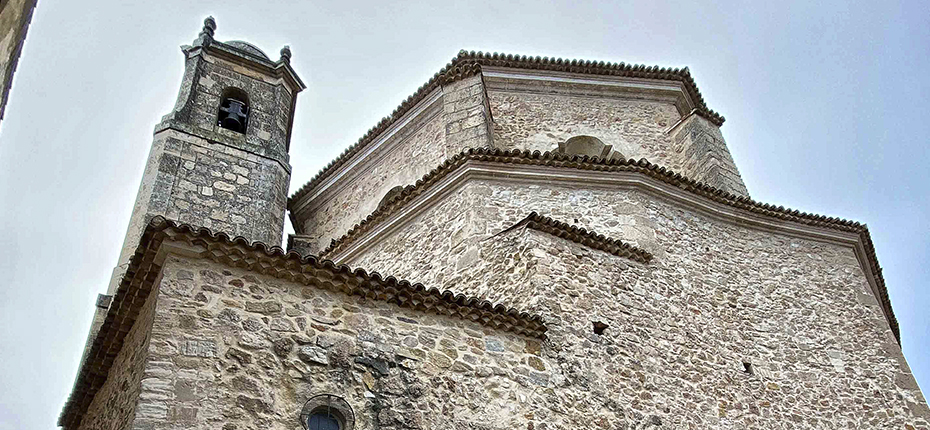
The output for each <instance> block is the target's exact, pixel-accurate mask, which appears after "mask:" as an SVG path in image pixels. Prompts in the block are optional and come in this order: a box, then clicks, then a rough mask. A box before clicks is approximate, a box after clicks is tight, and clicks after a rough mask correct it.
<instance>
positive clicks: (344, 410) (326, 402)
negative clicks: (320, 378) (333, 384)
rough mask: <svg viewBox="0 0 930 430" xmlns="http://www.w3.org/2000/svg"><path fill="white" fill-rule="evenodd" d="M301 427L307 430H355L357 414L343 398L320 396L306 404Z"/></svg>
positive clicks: (302, 413)
mask: <svg viewBox="0 0 930 430" xmlns="http://www.w3.org/2000/svg"><path fill="white" fill-rule="evenodd" d="M300 425H301V427H303V428H304V429H306V430H353V429H355V413H354V412H352V407H351V406H349V403H347V402H346V401H345V399H343V398H342V397H338V396H334V395H332V394H320V395H317V396H313V397H311V398H310V399H309V400H307V403H304V407H303V408H301V411H300Z"/></svg>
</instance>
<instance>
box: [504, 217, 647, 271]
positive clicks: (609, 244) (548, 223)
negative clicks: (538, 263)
mask: <svg viewBox="0 0 930 430" xmlns="http://www.w3.org/2000/svg"><path fill="white" fill-rule="evenodd" d="M521 226H526V227H527V228H531V229H533V230H538V231H541V232H543V233H548V234H551V235H553V236H555V237H560V238H562V239H566V240H570V241H572V242H575V243H578V244H581V245H584V246H587V247H589V248H594V249H597V250H601V251H604V252H606V253H608V254H613V255H616V256H617V257H623V258H627V259H630V260H633V261H636V262H638V263H643V264H646V263H649V261H650V260H652V254H650V253H649V251H646V250H643V249H639V248H637V247H635V246H633V245H630V244H629V243H625V242H623V241H621V240H619V239H611V238H609V237H607V236H604V235H602V234H597V233H595V232H593V231H588V230H585V229H583V228H581V227H578V226H574V225H571V224H568V223H564V222H561V221H556V220H554V219H552V218H549V217H547V216H542V215H540V214H538V213H536V212H530V214H529V215H528V216H527V217H526V218H523V219H522V220H520V222H518V223H516V224H514V225H513V226H512V227H510V228H508V229H507V230H505V231H509V230H513V229H515V228H518V227H521Z"/></svg>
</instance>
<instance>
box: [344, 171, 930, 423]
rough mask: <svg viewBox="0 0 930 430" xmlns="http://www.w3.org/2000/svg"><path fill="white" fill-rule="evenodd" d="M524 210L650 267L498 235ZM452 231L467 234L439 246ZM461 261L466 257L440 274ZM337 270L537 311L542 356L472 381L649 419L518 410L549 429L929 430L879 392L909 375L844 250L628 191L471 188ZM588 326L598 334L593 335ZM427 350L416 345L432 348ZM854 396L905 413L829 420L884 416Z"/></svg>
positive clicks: (483, 371) (439, 364) (906, 404)
mask: <svg viewBox="0 0 930 430" xmlns="http://www.w3.org/2000/svg"><path fill="white" fill-rule="evenodd" d="M566 202H572V203H573V204H572V205H566ZM529 209H532V210H535V211H538V212H540V213H544V214H546V215H547V216H551V217H553V218H556V219H562V220H567V221H569V222H572V221H574V222H575V223H577V224H578V225H580V226H583V227H585V228H588V229H591V230H593V231H596V232H598V233H601V234H605V235H608V236H611V237H615V238H622V239H624V240H625V241H628V242H632V243H633V244H635V245H637V246H639V247H642V248H645V249H647V250H649V251H650V252H653V253H654V254H655V258H654V259H653V261H651V262H650V263H649V264H648V265H641V264H636V263H632V262H631V261H629V260H624V259H622V258H620V257H616V256H613V255H611V254H608V253H605V252H602V251H598V250H594V249H591V248H588V247H585V246H584V245H580V244H578V243H575V242H572V241H568V240H565V239H561V238H558V237H554V236H551V235H549V234H547V233H544V232H540V231H538V230H533V229H513V230H510V231H507V232H505V233H501V232H502V231H504V230H505V229H507V228H508V227H510V226H511V225H513V224H515V223H516V222H518V221H520V220H521V219H522V218H523V217H525V216H526V213H528V210H529ZM603 214H612V215H611V216H604V215H603ZM618 221H619V222H618ZM459 230H461V231H463V232H466V233H465V234H453V233H451V232H456V231H459ZM492 237H493V240H488V239H489V238H492ZM475 249H477V250H478V252H477V255H478V256H479V259H478V261H476V262H474V263H473V264H470V265H469V267H467V268H462V267H457V266H456V262H457V261H459V259H460V258H461V256H462V255H465V254H466V253H469V252H471V253H472V254H475V252H474V250H475ZM348 263H349V264H350V265H353V266H359V267H366V268H369V270H375V271H379V272H381V273H392V274H394V275H395V276H399V277H403V278H408V279H416V280H418V281H420V282H423V283H425V284H426V285H434V286H437V287H439V288H450V289H455V290H456V291H459V292H462V293H465V294H467V295H476V296H478V297H481V298H484V299H487V300H489V301H491V302H493V303H501V304H504V305H506V306H513V307H516V308H517V309H522V310H528V311H531V312H537V313H540V314H542V315H546V316H549V318H548V319H547V326H548V327H549V329H550V330H549V332H548V333H547V334H548V338H549V339H548V340H547V342H546V343H545V344H543V345H537V344H535V343H532V342H530V343H527V342H523V343H521V344H520V345H519V346H518V348H519V349H518V351H519V352H521V353H524V354H527V356H526V358H525V361H523V363H525V364H524V365H522V366H517V367H516V368H513V369H510V370H506V367H504V366H500V365H497V366H487V368H484V367H485V366H482V365H480V364H479V365H476V366H474V367H475V372H476V375H478V376H479V377H481V376H483V377H489V376H490V375H495V374H497V373H498V371H497V370H495V369H502V370H504V371H505V372H509V373H508V374H510V375H513V377H514V381H515V382H516V383H517V384H518V385H520V386H523V387H531V386H542V387H556V388H555V389H556V390H557V391H556V392H557V393H575V392H578V391H576V390H584V391H585V392H587V391H589V390H593V391H594V392H595V393H597V394H596V395H595V396H594V397H597V398H604V399H612V401H616V402H618V403H619V404H620V405H621V408H624V410H631V411H637V412H638V413H643V414H644V415H645V416H646V418H647V419H644V421H640V420H638V419H635V417H633V416H630V415H626V414H617V415H614V414H613V413H609V414H605V413H604V412H599V407H600V406H598V405H599V403H598V402H596V401H591V402H589V403H585V404H583V405H580V406H576V409H572V410H571V411H565V410H563V405H562V404H561V403H560V402H558V401H548V400H545V399H536V400H534V401H533V402H535V403H538V405H539V407H538V408H537V407H528V410H532V411H533V413H538V412H539V411H540V409H550V410H551V411H553V412H550V413H549V415H548V418H547V420H546V422H548V423H560V425H563V426H565V427H577V426H583V424H582V423H588V422H591V421H588V420H589V419H590V420H605V421H604V422H607V423H624V424H625V425H627V426H636V425H640V423H644V422H645V423H650V422H652V418H649V416H655V417H657V419H658V421H660V422H661V423H662V425H664V426H668V428H679V427H687V426H689V425H695V426H696V428H729V427H728V426H731V425H733V424H732V423H736V422H740V423H743V424H744V425H746V426H747V427H749V428H755V427H759V428H762V427H766V426H768V425H769V424H770V423H772V422H793V423H796V425H798V426H799V427H804V428H819V427H830V428H874V427H875V426H879V427H888V428H895V427H904V425H905V424H908V425H912V426H915V428H919V427H920V426H926V425H928V424H927V418H926V417H927V414H928V410H927V406H926V403H925V401H924V400H923V396H922V395H921V394H920V392H919V390H917V389H914V388H909V387H912V385H911V384H909V383H901V384H898V383H895V381H896V380H897V379H898V378H899V377H900V378H901V380H907V381H912V380H913V377H912V375H910V374H909V373H903V372H902V371H901V370H900V369H901V367H900V366H901V365H904V363H905V362H904V357H903V356H902V355H901V352H900V348H899V347H898V346H897V345H895V344H894V340H893V336H892V335H891V331H890V328H889V327H888V324H887V322H886V321H885V319H884V316H883V314H882V311H881V309H880V307H879V306H878V303H877V301H876V300H875V298H874V297H872V296H871V290H870V288H869V286H868V283H867V280H866V278H865V275H864V274H863V273H862V270H861V268H860V266H859V262H858V259H857V257H856V255H855V252H854V250H853V249H852V248H850V247H848V246H845V245H835V244H831V243H824V242H818V241H812V240H805V239H798V238H793V237H788V236H782V235H780V234H776V233H772V232H769V231H760V230H755V229H752V228H747V227H743V226H738V225H735V224H730V223H727V222H723V221H719V220H716V219H713V218H709V217H707V216H704V215H702V214H700V213H695V212H691V211H690V210H684V209H682V208H680V207H676V206H674V205H672V204H670V203H666V202H664V201H660V200H656V199H654V198H652V196H650V195H648V194H644V193H641V192H639V191H631V190H597V189H584V188H581V187H579V188H574V187H569V186H555V185H552V186H548V187H527V186H524V185H520V184H507V183H503V182H499V181H494V182H491V181H472V182H470V183H469V184H468V185H466V186H465V187H464V188H463V189H461V190H460V191H458V192H457V193H455V194H453V195H451V196H449V197H448V198H447V199H445V200H444V201H442V202H441V203H440V204H438V205H436V206H434V207H433V208H432V209H430V210H429V211H428V212H427V213H425V214H423V215H421V216H419V217H418V218H417V222H415V223H411V224H408V225H407V226H406V227H403V228H400V229H398V230H396V231H394V232H392V234H391V235H390V236H388V237H386V238H384V239H382V240H380V241H379V242H377V243H376V244H375V246H372V247H370V248H369V249H367V250H365V251H364V252H363V253H361V254H359V255H358V256H356V257H353V259H352V260H351V261H348ZM594 322H602V323H604V324H606V325H607V326H608V328H607V329H606V330H604V331H603V333H602V334H601V335H597V334H595V333H594V325H593V323H594ZM466 337H467V336H466ZM402 342H403V341H402ZM427 342H429V339H427ZM437 343H438V344H437V345H435V346H430V348H436V349H440V348H442V344H441V343H439V342H437ZM463 343H464V344H465V345H468V347H469V350H470V351H473V352H481V350H482V349H483V352H484V354H485V357H488V356H489V357H495V356H497V355H499V354H510V353H513V352H512V351H514V349H513V345H511V344H510V343H509V342H507V341H505V340H504V339H500V340H499V338H498V336H496V335H490V336H486V337H485V339H484V341H483V342H482V343H481V344H480V345H479V347H478V348H475V347H474V346H472V345H471V344H470V343H469V342H463ZM427 344H428V343H427ZM879 347H880V348H879ZM537 357H538V361H537ZM447 359H448V356H446V355H445V354H441V353H439V354H437V353H436V352H435V351H430V352H429V354H428V360H427V362H428V363H429V364H433V365H434V366H436V368H437V369H440V370H442V369H444V368H445V366H449V367H450V369H451V368H453V367H455V368H456V369H458V370H462V369H461V368H460V367H456V366H451V364H452V363H451V362H449V361H446V360H447ZM747 360H748V361H751V362H752V367H753V374H751V375H750V374H747V373H746V372H745V370H744V369H743V365H742V363H743V362H744V361H747ZM879 375H881V376H879ZM876 377H879V378H880V380H881V381H883V382H878V381H877V380H876V379H875V378H876ZM682 387H691V388H689V389H682ZM866 387H873V388H874V387H881V388H878V389H880V390H883V391H885V392H899V390H903V391H900V392H906V393H907V394H905V397H908V398H912V399H915V400H914V401H903V402H898V403H896V406H895V407H896V408H899V409H898V410H899V411H900V412H899V413H896V414H882V416H881V417H876V416H874V415H873V414H870V413H853V412H850V413H845V414H837V413H836V411H837V410H838V409H840V408H843V406H841V405H843V404H845V405H847V407H848V405H850V404H864V405H869V407H870V408H883V407H884V406H882V405H884V404H885V403H884V402H885V401H886V400H882V399H877V398H876V397H874V396H873V395H872V394H873V392H872V388H866ZM836 393H844V394H843V398H844V399H845V400H837V399H836V397H835V396H836ZM586 396H589V395H586ZM527 398H530V399H534V397H533V395H529V394H527ZM587 398H590V396H589V397H587ZM826 399H829V400H828V401H826V403H822V400H826ZM853 399H855V400H853ZM634 405H635V407H634ZM577 408H580V409H577ZM608 410H609V409H608ZM650 414H651V415H650ZM582 417H584V418H582ZM539 424H541V423H540V422H536V424H534V425H539ZM525 425H526V423H521V424H519V426H521V427H525Z"/></svg>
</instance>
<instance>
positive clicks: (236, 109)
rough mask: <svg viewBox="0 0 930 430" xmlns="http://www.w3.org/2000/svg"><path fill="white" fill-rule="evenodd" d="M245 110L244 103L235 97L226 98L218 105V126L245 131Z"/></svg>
mask: <svg viewBox="0 0 930 430" xmlns="http://www.w3.org/2000/svg"><path fill="white" fill-rule="evenodd" d="M247 110H248V107H247V106H246V105H245V103H243V102H241V101H239V100H236V99H231V98H230V99H226V100H225V101H224V103H223V106H221V107H220V127H223V128H225V129H229V130H232V131H235V132H239V133H243V132H245V121H246V119H247V118H248V112H247Z"/></svg>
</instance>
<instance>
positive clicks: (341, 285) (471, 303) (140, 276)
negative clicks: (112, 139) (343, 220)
mask: <svg viewBox="0 0 930 430" xmlns="http://www.w3.org/2000/svg"><path fill="white" fill-rule="evenodd" d="M165 240H168V241H181V242H184V243H186V244H188V245H192V246H196V247H200V248H203V249H205V250H206V251H205V252H203V253H201V255H202V256H203V257H205V258H210V259H212V260H214V261H217V262H221V263H223V264H228V265H230V266H233V267H240V268H244V269H247V270H250V271H253V272H256V273H261V274H264V275H268V276H274V277H277V278H282V279H287V280H289V281H292V282H297V283H302V284H315V285H318V286H321V287H323V288H329V289H332V290H336V291H340V292H343V293H345V294H349V295H356V296H364V297H366V298H370V299H372V300H380V301H386V302H388V303H394V304H396V305H398V306H401V307H406V308H411V309H415V310H417V311H421V312H431V313H437V314H441V315H449V316H452V317H457V318H463V319H466V320H469V321H475V322H478V323H480V324H484V325H486V326H489V327H493V328H496V329H500V330H507V331H512V332H515V333H518V334H522V335H525V336H530V337H535V338H539V339H542V338H544V337H545V332H546V327H545V325H544V324H543V322H542V318H541V317H540V316H538V315H530V314H528V313H525V312H519V311H517V310H515V309H513V308H506V307H504V306H501V305H496V306H495V305H493V304H491V303H490V302H488V301H487V300H481V299H478V298H475V297H468V296H465V295H462V294H455V293H452V292H450V291H448V290H446V291H440V290H438V289H436V288H427V287H424V286H423V285H421V284H412V283H410V282H408V281H404V280H398V279H396V278H394V277H393V276H389V277H386V278H385V277H382V276H381V275H380V274H379V273H377V272H371V273H368V272H366V271H365V270H363V269H354V270H353V269H351V268H349V267H348V266H346V265H339V266H336V265H335V264H334V263H333V262H332V261H329V260H323V259H319V258H317V257H314V256H303V257H302V256H301V255H299V254H297V253H294V252H290V253H288V252H285V251H284V250H283V249H281V248H280V247H278V246H273V247H269V246H268V245H265V244H264V243H261V242H249V241H248V240H246V239H245V238H243V237H241V236H239V237H235V238H230V237H229V235H227V234H226V233H223V232H212V231H210V230H209V229H206V228H201V227H195V226H192V225H189V224H179V223H176V222H174V221H170V220H166V219H165V218H162V217H160V216H158V217H155V218H153V219H152V221H151V222H149V224H148V225H147V226H146V228H145V231H144V232H143V234H142V239H141V240H140V242H139V246H138V247H137V248H136V251H135V254H134V255H133V256H132V259H131V260H130V263H129V268H128V269H127V270H126V274H125V275H124V276H123V278H122V280H121V282H120V285H119V288H118V289H117V291H116V294H115V295H114V297H113V302H112V303H111V305H110V307H109V310H108V311H107V315H106V319H105V320H104V322H103V325H102V326H101V327H100V331H99V332H98V334H97V337H96V338H95V339H94V341H93V346H91V349H90V352H89V353H88V354H87V359H86V360H85V361H84V364H83V365H82V367H81V369H79V373H78V377H77V380H76V382H75V385H74V389H73V390H72V392H71V395H70V396H69V398H68V401H67V403H66V404H65V407H64V408H63V410H62V412H61V415H60V416H59V418H58V425H59V426H62V427H63V428H65V429H72V428H76V427H77V426H78V425H79V424H80V422H81V418H82V417H83V414H84V413H85V412H86V411H87V408H88V406H90V403H91V401H93V399H94V395H96V393H97V391H98V390H99V389H100V388H101V387H102V386H103V383H104V382H105V381H106V378H107V375H108V373H109V371H110V367H111V366H112V365H113V362H114V360H115V359H116V357H117V355H118V354H119V351H120V349H121V348H122V346H123V338H124V337H125V336H126V335H127V334H128V333H129V331H130V329H131V328H132V326H133V324H134V323H135V320H136V317H137V316H138V315H139V312H140V310H141V309H142V307H143V305H144V304H145V302H146V300H147V298H148V296H149V293H150V292H151V291H152V289H153V288H154V287H155V286H154V283H155V280H156V279H158V276H159V273H160V271H161V266H159V265H158V264H157V263H156V262H155V260H156V255H157V254H158V253H159V250H160V248H161V245H162V243H163V242H164V241H165Z"/></svg>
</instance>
